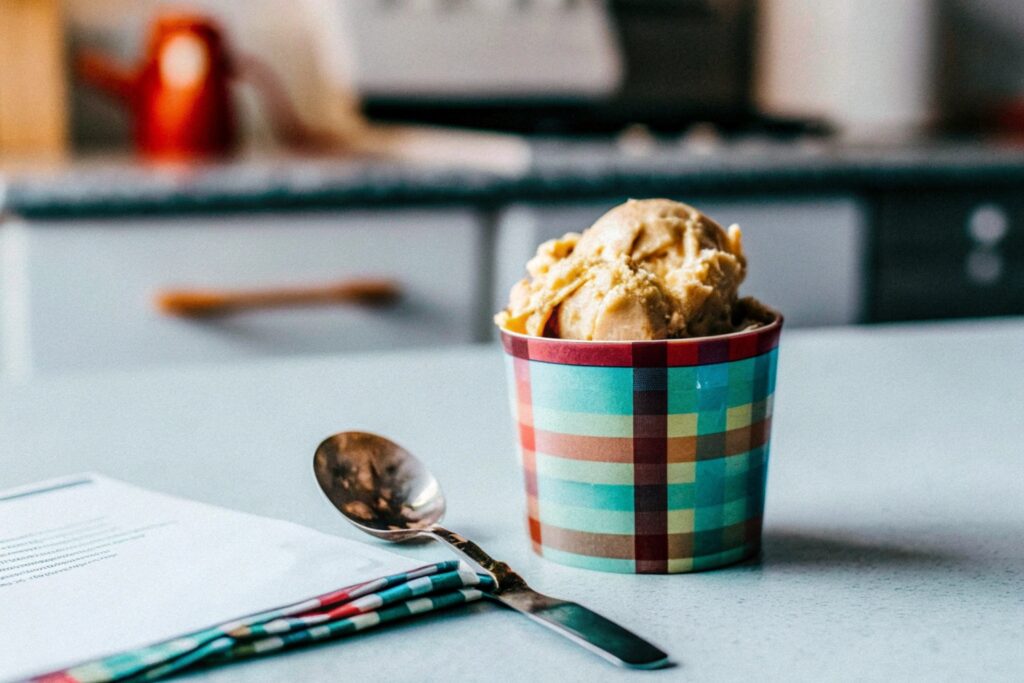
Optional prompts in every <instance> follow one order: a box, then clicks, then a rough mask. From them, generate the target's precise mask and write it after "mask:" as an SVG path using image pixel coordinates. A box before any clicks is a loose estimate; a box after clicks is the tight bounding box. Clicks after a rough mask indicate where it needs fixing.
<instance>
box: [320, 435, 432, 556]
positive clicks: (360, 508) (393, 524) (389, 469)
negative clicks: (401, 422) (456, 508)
mask: <svg viewBox="0 0 1024 683" xmlns="http://www.w3.org/2000/svg"><path fill="white" fill-rule="evenodd" d="M313 470H314V472H315V473H316V480H317V482H318V483H319V484H320V488H321V489H323V492H324V494H326V496H327V498H328V500H330V501H331V503H332V504H333V505H334V507H336V508H337V509H338V511H339V512H341V514H343V515H344V516H345V517H346V518H347V519H348V521H350V522H352V523H353V524H354V525H356V526H357V527H359V528H360V529H362V530H363V531H365V532H366V533H368V534H370V535H372V536H376V537H377V538H381V539H384V540H388V541H399V542H400V541H407V540H410V539H413V538H417V537H422V536H423V535H424V532H425V531H426V530H428V529H430V528H431V527H433V526H434V525H436V524H437V523H438V522H440V521H441V519H442V518H443V517H444V511H445V499H444V493H443V492H442V491H441V485H440V483H439V482H438V481H437V479H436V478H435V477H434V475H433V474H431V473H430V470H428V469H427V468H426V466H424V465H423V463H422V462H420V461H419V459H417V458H416V456H414V455H413V454H412V453H410V452H409V451H407V450H405V449H404V448H402V447H401V446H399V445H398V444H396V443H395V442H393V441H391V440H389V439H386V438H384V437H383V436H378V435H377V434H370V433H368V432H342V433H340V434H335V435H334V436H330V437H328V438H326V439H324V441H323V442H322V443H321V444H320V446H319V447H318V448H317V449H316V455H315V456H314V458H313Z"/></svg>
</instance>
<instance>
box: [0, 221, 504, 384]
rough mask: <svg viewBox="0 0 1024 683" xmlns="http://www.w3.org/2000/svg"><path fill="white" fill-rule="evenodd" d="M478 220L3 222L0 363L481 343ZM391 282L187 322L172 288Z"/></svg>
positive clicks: (130, 361) (22, 366) (66, 363)
mask: <svg viewBox="0 0 1024 683" xmlns="http://www.w3.org/2000/svg"><path fill="white" fill-rule="evenodd" d="M482 232H483V231H482V230H481V224H480V222H479V221H478V218H477V214H476V213H475V212H473V211H470V210H468V209H444V208H432V209H415V210H413V209H410V210H395V211H301V212H298V211H297V212H289V213H278V214H275V213H255V214H234V215H216V216H213V215H211V216H203V215H190V216H175V217H139V216H136V217H117V218H94V219H75V220H20V219H8V220H7V221H6V222H5V223H2V224H0V264H2V265H3V268H2V276H0V358H2V360H3V366H2V367H3V372H4V373H5V374H6V375H8V376H13V377H24V376H27V375H45V374H49V373H56V372H64V371H78V370H91V369H104V368H130V367H140V366H146V365H156V364H165V363H187V362H201V361H216V360H233V359H240V358H244V357H258V356H276V355H285V354H316V353H331V352H339V351H358V350H377V349H394V348H404V347H416V346H428V345H438V344H453V343H462V342H469V341H473V340H474V339H476V338H477V337H478V336H479V334H480V330H481V325H480V320H481V317H482V313H481V311H482V309H483V308H484V307H485V304H486V303H487V302H485V301H483V300H482V299H481V297H482V296H483V295H482V294H481V293H482V292H484V291H486V287H485V284H486V283H484V282H482V281H481V278H482V277H483V275H482V273H483V272H484V270H483V269H482V268H481V267H480V263H481V262H483V261H484V260H485V259H484V253H483V249H484V244H485V240H484V238H483V234H482ZM359 276H372V277H384V278H394V279H395V280H397V281H398V282H399V283H400V284H401V286H402V289H403V298H402V300H401V301H400V303H398V304H397V305H395V306H393V307H384V308H369V307H360V306H355V305H345V306H324V307H316V308H304V309H294V310H266V311H251V312H246V313H241V314H236V315H232V316H230V317H225V318H220V319H206V320H193V319H180V318H173V317H168V316H166V315H163V314H160V313H158V312H157V311H156V310H155V307H154V305H153V296H154V294H155V293H156V292H157V291H159V290H161V289H164V288H214V289H217V288H223V289H233V288H264V287H274V286H302V285H309V284H317V283H329V282H332V281H337V280H340V279H345V278H348V277H359Z"/></svg>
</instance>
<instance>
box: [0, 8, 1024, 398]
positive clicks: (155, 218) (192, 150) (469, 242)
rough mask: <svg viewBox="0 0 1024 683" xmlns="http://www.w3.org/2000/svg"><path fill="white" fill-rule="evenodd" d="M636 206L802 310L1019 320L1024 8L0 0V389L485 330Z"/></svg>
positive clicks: (445, 340) (446, 340)
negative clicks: (620, 206) (672, 205)
mask: <svg viewBox="0 0 1024 683" xmlns="http://www.w3.org/2000/svg"><path fill="white" fill-rule="evenodd" d="M647 196H665V197H671V198H674V199H679V200H682V201H686V202H688V203H691V204H694V205H696V206H698V207H699V208H701V209H703V210H704V211H705V212H707V213H709V214H710V215H711V216H712V217H713V218H715V219H717V220H718V221H719V222H720V223H722V224H725V225H728V224H730V223H733V222H737V223H739V224H741V225H742V226H743V228H744V238H745V242H746V245H747V249H748V253H749V260H750V275H749V279H748V281H747V283H746V285H745V287H744V291H745V293H748V294H752V295H755V296H758V297H760V298H761V299H763V300H764V301H765V302H767V303H769V304H772V305H774V306H776V307H778V308H779V309H781V310H782V311H783V312H784V313H785V314H786V317H787V324H788V325H791V326H820V325H846V324H861V323H863V324H870V323H881V322H889V321H905V320H929V319H943V318H956V317H978V316H993V315H1013V314H1021V313H1024V3H1021V2H1020V1H1019V0H760V1H758V0H609V1H607V2H602V1H599V0H290V1H287V2H286V1H285V0H216V1H214V0H208V1H206V2H180V3H178V2H160V3H156V2H151V1H150V0H65V1H63V2H62V1H60V0H0V377H6V378H8V379H22V378H26V377H30V376H46V375H51V374H56V373H66V372H77V371H83V370H99V369H116V368H132V367H141V366H155V365H161V364H179V363H190V362H207V361H216V360H231V359H236V358H244V357H250V358H251V357H259V356H271V355H285V354H302V353H334V352H346V351H365V350H377V349H390V348H399V347H416V346H444V345H453V344H459V343H467V342H475V341H480V342H482V341H488V340H490V339H492V336H493V329H492V323H491V315H492V314H493V312H494V311H495V310H497V309H498V308H500V307H501V306H502V305H503V303H504V300H505V297H506V295H507V292H508V288H509V286H510V285H511V284H512V283H513V282H514V281H515V280H517V279H518V278H520V277H522V275H523V265H524V263H525V261H526V259H527V258H528V257H529V256H530V254H531V253H532V252H533V250H534V249H535V247H536V245H537V243H539V242H540V241H542V240H545V239H548V238H551V237H554V236H556V235H560V234H562V233H563V232H566V231H569V230H581V229H583V228H585V227H587V226H588V225H590V223H592V222H593V221H594V220H595V219H596V218H597V217H598V216H599V215H600V214H601V213H603V212H604V211H605V210H606V209H608V208H610V207H611V206H613V205H615V204H617V203H619V202H621V201H623V200H624V199H626V198H628V197H647ZM310 304H315V305H310Z"/></svg>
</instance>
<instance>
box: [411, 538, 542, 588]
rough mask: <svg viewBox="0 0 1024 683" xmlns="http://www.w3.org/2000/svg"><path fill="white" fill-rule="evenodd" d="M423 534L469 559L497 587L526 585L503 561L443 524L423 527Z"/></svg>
mask: <svg viewBox="0 0 1024 683" xmlns="http://www.w3.org/2000/svg"><path fill="white" fill-rule="evenodd" d="M423 533H424V534H426V535H427V536H430V537H431V538H434V539H436V540H438V541H441V542H442V543H444V544H445V545H447V546H448V547H450V548H451V549H452V550H454V551H455V552H456V553H457V554H458V555H460V556H461V557H462V558H463V559H466V560H469V561H470V562H472V563H473V564H476V565H478V566H479V567H480V568H481V569H483V570H484V571H485V572H487V573H488V574H490V575H491V578H493V579H494V581H495V583H497V585H498V587H499V588H505V587H506V586H509V585H519V584H522V585H523V586H526V582H525V581H523V579H522V578H520V576H519V575H518V574H516V573H515V572H514V571H512V568H511V567H509V566H508V565H507V564H505V563H504V562H499V561H498V560H496V559H494V558H493V557H491V556H490V555H488V554H487V553H485V552H484V549H483V548H481V547H480V546H478V545H477V544H476V543H473V541H471V540H469V539H468V538H466V537H465V536H463V535H462V534H457V533H455V532H454V531H452V530H451V529H445V528H444V527H443V526H439V525H437V524H434V525H433V526H431V527H429V528H427V529H425V530H424V531H423Z"/></svg>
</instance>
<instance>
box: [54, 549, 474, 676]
mask: <svg viewBox="0 0 1024 683" xmlns="http://www.w3.org/2000/svg"><path fill="white" fill-rule="evenodd" d="M493 588H494V581H493V579H491V578H490V577H489V576H483V575H479V574H476V573H474V572H473V571H472V570H471V569H469V568H468V567H467V566H466V565H464V564H461V563H460V562H459V561H458V560H450V561H448V562H439V563H437V564H434V565H429V566H426V567H423V568H421V569H417V570H415V571H412V572H406V573H403V574H394V575H392V576H386V577H383V578H380V579H374V580H373V581H367V582H365V583H359V584H356V585H354V586H349V587H348V588H343V589H341V590H339V591H335V592H333V593H328V594H326V595H321V596H319V597H316V598H312V599H310V600H306V601H303V602H300V603H296V604H294V605H289V606H287V607H282V608H280V609H276V610H272V611H270V612H263V613H262V614H256V615H253V616H250V617H246V618H244V619H239V620H237V621H232V622H229V623H226V624H221V625H220V626H216V627H214V628H209V629H205V630H203V631H198V632H196V633H192V634H190V635H186V636H182V637H179V638H175V639H174V640H168V641H166V642H162V643H157V644H155V645H150V646H148V647H144V648H141V649H138V650H132V651H129V652H123V653H121V654H117V655H113V656H110V657H106V658H104V659H99V660H96V661H94V662H87V663H84V664H80V665H78V666H75V667H73V668H70V669H66V670H64V671H55V672H54V673H51V674H47V675H45V676H41V677H39V678H37V679H35V680H36V681H45V682H46V683H104V682H106V681H120V680H125V679H131V680H137V681H150V680H154V679H157V678H162V677H164V676H169V675H172V674H175V673H178V672H180V671H182V670H184V669H186V668H189V667H193V666H202V665H213V664H221V663H224V662H229V661H232V660H236V659H242V658H245V657H252V656H255V655H263V654H267V653H271V652H276V651H280V650H284V649H286V648H292V647H297V646H301V645H304V644H307V643H312V642H316V641H321V640H326V639H328V638H338V637H342V636H346V635H348V634H351V633H355V632H356V631H364V630H366V629H369V628H373V627H374V626H378V625H380V624H386V623H388V622H391V621H397V620H398V619H404V618H406V617H410V616H413V615H415V614H423V613H426V612H433V611H435V610H439V609H443V608H445V607H451V606H454V605H462V604H465V603H469V602H474V601H476V600H479V599H480V598H482V597H483V594H484V592H486V591H490V590H492V589H493Z"/></svg>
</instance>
